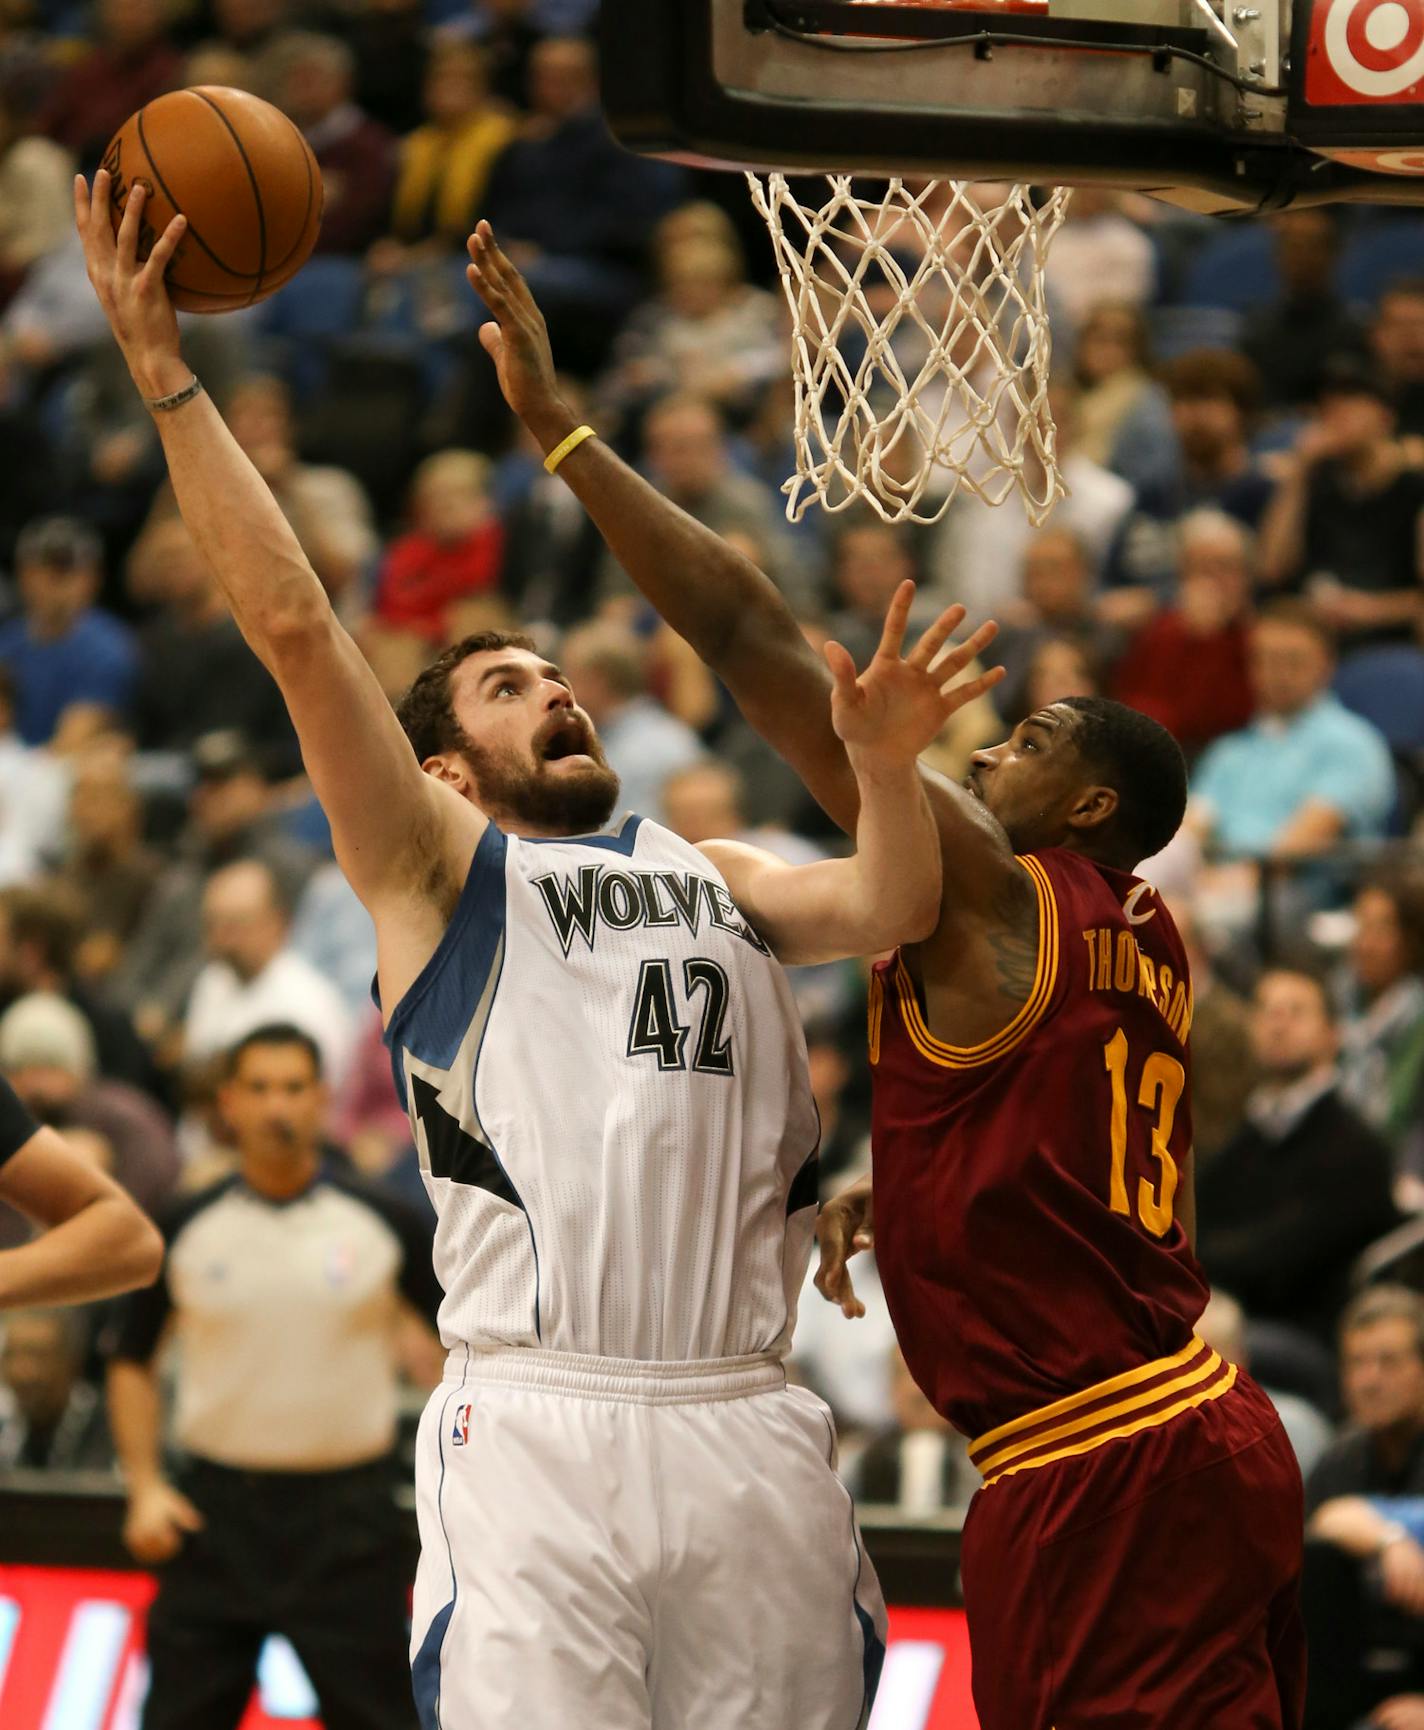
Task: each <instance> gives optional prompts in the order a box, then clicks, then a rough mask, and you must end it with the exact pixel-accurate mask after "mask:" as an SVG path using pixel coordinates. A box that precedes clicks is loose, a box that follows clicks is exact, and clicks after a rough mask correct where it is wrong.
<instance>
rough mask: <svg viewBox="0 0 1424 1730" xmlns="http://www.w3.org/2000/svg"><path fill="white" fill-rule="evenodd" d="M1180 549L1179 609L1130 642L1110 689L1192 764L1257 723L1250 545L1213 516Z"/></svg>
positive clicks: (1231, 523) (1190, 520)
mask: <svg viewBox="0 0 1424 1730" xmlns="http://www.w3.org/2000/svg"><path fill="white" fill-rule="evenodd" d="M1177 544H1178V548H1179V559H1180V567H1179V573H1178V582H1177V601H1176V604H1175V605H1174V606H1171V607H1168V608H1167V609H1165V610H1164V611H1162V612H1159V613H1157V614H1156V615H1155V616H1154V617H1153V618H1151V619H1149V620H1148V621H1147V623H1146V624H1145V625H1144V626H1143V627H1142V629H1141V630H1140V631H1138V633H1137V634H1136V636H1134V637H1133V638H1132V640H1131V642H1130V643H1129V644H1128V646H1127V648H1126V650H1125V651H1124V652H1123V654H1122V656H1121V658H1120V659H1119V660H1118V662H1117V665H1116V667H1115V668H1114V671H1113V674H1112V680H1111V685H1112V695H1113V696H1114V697H1116V698H1117V699H1118V701H1119V702H1121V703H1127V704H1129V705H1130V706H1131V707H1132V708H1134V709H1140V710H1141V711H1142V712H1143V714H1145V715H1151V716H1152V717H1153V719H1154V720H1157V721H1160V722H1161V723H1162V725H1163V726H1164V727H1166V728H1168V729H1169V730H1170V731H1171V732H1172V733H1173V734H1175V735H1176V738H1177V742H1178V743H1179V744H1180V745H1181V747H1182V749H1183V750H1184V751H1185V752H1186V753H1187V755H1188V757H1189V758H1191V757H1194V756H1196V755H1197V754H1198V753H1199V752H1200V751H1201V750H1202V748H1203V747H1204V746H1206V745H1209V744H1210V743H1211V742H1212V740H1213V739H1216V738H1218V737H1220V735H1221V734H1223V733H1230V732H1235V731H1236V730H1238V729H1239V728H1242V727H1244V726H1245V725H1246V724H1247V722H1248V721H1249V720H1250V719H1251V714H1252V709H1253V707H1254V699H1253V696H1252V691H1251V671H1250V633H1251V623H1250V621H1251V558H1252V546H1251V537H1250V533H1249V531H1248V530H1247V529H1246V528H1244V527H1243V526H1242V524H1241V523H1240V522H1238V521H1237V520H1236V519H1235V518H1233V517H1231V516H1228V515H1227V514H1226V512H1225V511H1221V510H1214V509H1202V510H1195V511H1192V512H1191V513H1190V514H1189V515H1188V516H1186V517H1184V518H1183V519H1182V522H1181V525H1180V528H1179V530H1178V535H1177ZM998 652H999V651H998V650H997V648H996V650H995V653H996V654H997V653H998Z"/></svg>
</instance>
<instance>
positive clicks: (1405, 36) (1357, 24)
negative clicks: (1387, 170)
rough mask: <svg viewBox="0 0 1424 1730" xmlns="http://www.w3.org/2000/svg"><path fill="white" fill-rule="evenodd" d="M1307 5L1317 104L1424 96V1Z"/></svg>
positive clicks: (1309, 68)
mask: <svg viewBox="0 0 1424 1730" xmlns="http://www.w3.org/2000/svg"><path fill="white" fill-rule="evenodd" d="M1307 10H1308V31H1307V38H1306V48H1305V53H1306V61H1305V100H1306V101H1307V102H1308V103H1309V104H1310V105H1311V107H1313V108H1322V107H1323V108H1340V107H1349V108H1359V107H1367V106H1375V105H1384V106H1394V105H1397V104H1404V105H1412V104H1415V103H1418V102H1420V101H1424V0H1309V4H1308V8H1307ZM1396 172H1398V171H1396ZM1406 172H1407V171H1406Z"/></svg>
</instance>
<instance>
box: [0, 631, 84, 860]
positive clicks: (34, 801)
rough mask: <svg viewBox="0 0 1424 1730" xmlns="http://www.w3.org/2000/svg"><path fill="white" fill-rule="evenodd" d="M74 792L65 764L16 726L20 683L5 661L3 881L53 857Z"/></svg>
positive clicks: (0, 726) (0, 730)
mask: <svg viewBox="0 0 1424 1730" xmlns="http://www.w3.org/2000/svg"><path fill="white" fill-rule="evenodd" d="M68 797H69V775H68V772H67V770H66V768H65V765H64V764H63V763H62V762H60V761H59V760H58V759H56V758H55V757H53V756H52V755H51V754H50V753H49V752H48V751H46V750H45V749H44V748H43V747H42V746H37V745H27V744H26V743H25V742H24V740H23V739H21V738H20V736H19V735H18V733H16V731H15V686H14V681H13V679H12V678H11V677H10V673H9V670H8V669H7V668H6V667H5V666H4V665H3V664H0V887H4V886H6V885H8V884H11V883H17V882H19V881H21V880H22V879H23V878H25V877H28V876H30V875H32V874H33V873H34V872H36V871H38V870H40V869H41V868H42V867H43V866H44V865H46V864H47V863H49V862H50V861H51V860H52V859H54V858H55V857H56V856H57V855H58V853H59V849H60V844H61V842H62V839H63V836H64V808H65V803H66V801H67V799H68Z"/></svg>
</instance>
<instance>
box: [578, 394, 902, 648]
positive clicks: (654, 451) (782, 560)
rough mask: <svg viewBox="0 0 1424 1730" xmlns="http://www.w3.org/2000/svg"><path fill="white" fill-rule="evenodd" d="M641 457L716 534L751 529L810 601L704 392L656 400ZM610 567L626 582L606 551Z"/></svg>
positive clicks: (798, 601)
mask: <svg viewBox="0 0 1424 1730" xmlns="http://www.w3.org/2000/svg"><path fill="white" fill-rule="evenodd" d="M643 456H644V467H645V469H646V471H647V475H648V478H649V480H651V481H652V483H653V485H654V486H655V487H656V488H657V489H658V491H659V492H660V493H662V494H663V495H664V496H665V497H667V498H670V499H671V500H672V501H673V503H674V504H678V505H681V507H682V508H683V510H685V511H686V512H687V514H688V515H689V516H691V517H696V519H697V520H698V522H700V523H703V524H705V526H706V527H707V528H709V529H711V530H712V531H713V532H714V533H715V534H719V535H722V536H726V535H729V534H741V535H747V536H750V538H751V539H752V540H754V541H755V542H756V543H757V545H758V546H759V547H760V548H761V549H762V553H763V562H762V568H763V569H764V570H765V571H766V574H767V575H768V576H769V577H770V578H771V580H772V581H773V582H774V583H775V584H776V586H777V587H778V588H779V589H780V590H781V591H782V593H783V594H784V595H786V597H787V599H788V600H789V601H790V603H791V605H792V607H793V608H795V609H797V610H799V609H800V608H802V607H803V606H805V605H807V604H809V601H810V599H811V595H810V583H809V581H808V579H807V577H806V575H805V573H804V571H803V570H802V569H801V568H800V566H799V564H798V561H797V559H796V556H795V554H794V553H793V552H792V550H791V545H790V542H789V540H788V538H787V535H786V533H785V524H784V522H783V521H782V519H781V518H780V517H779V515H778V512H777V508H776V505H775V502H774V501H773V499H772V497H771V495H770V494H769V493H768V492H767V491H766V490H765V489H764V488H763V487H762V486H760V485H759V484H758V483H757V482H756V481H754V480H753V479H752V478H751V477H750V475H745V474H741V473H739V472H738V471H737V470H736V469H735V468H734V467H733V466H732V459H731V451H730V449H729V447H728V443H727V434H726V428H725V426H724V424H723V421H722V417H721V415H720V414H719V413H718V411H717V410H716V408H714V407H713V405H712V404H711V403H709V402H707V401H706V400H705V399H703V398H702V397H696V396H669V397H664V398H663V400H662V401H661V402H659V403H657V404H655V405H654V407H653V408H652V409H650V410H649V412H648V416H647V420H646V421H645V423H644V426H643ZM609 572H612V573H614V575H615V577H616V581H615V582H614V583H613V586H614V587H619V588H621V587H626V581H627V579H626V578H623V577H622V574H621V572H618V570H617V566H616V565H614V564H612V561H611V556H610V559H609V560H608V561H607V562H606V563H605V576H607V573H609ZM882 619H883V614H882ZM876 640H877V641H878V640H879V634H878V632H877V637H876ZM847 646H848V647H849V645H847Z"/></svg>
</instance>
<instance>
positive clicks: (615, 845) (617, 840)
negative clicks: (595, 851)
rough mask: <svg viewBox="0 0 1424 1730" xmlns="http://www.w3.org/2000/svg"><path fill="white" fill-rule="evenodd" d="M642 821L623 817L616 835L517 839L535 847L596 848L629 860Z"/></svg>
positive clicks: (544, 836)
mask: <svg viewBox="0 0 1424 1730" xmlns="http://www.w3.org/2000/svg"><path fill="white" fill-rule="evenodd" d="M642 821H643V819H642V818H641V817H634V816H631V815H630V816H627V817H625V818H624V819H623V826H622V828H621V829H619V831H618V833H617V834H616V835H521V836H520V837H519V839H520V840H521V841H525V842H529V843H531V844H532V845H533V846H535V847H598V848H600V849H601V850H602V851H603V852H605V853H621V854H622V855H623V857H624V858H625V859H631V858H632V857H633V849H634V848H635V847H636V846H637V844H638V830H639V827H640V826H641V824H642Z"/></svg>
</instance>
